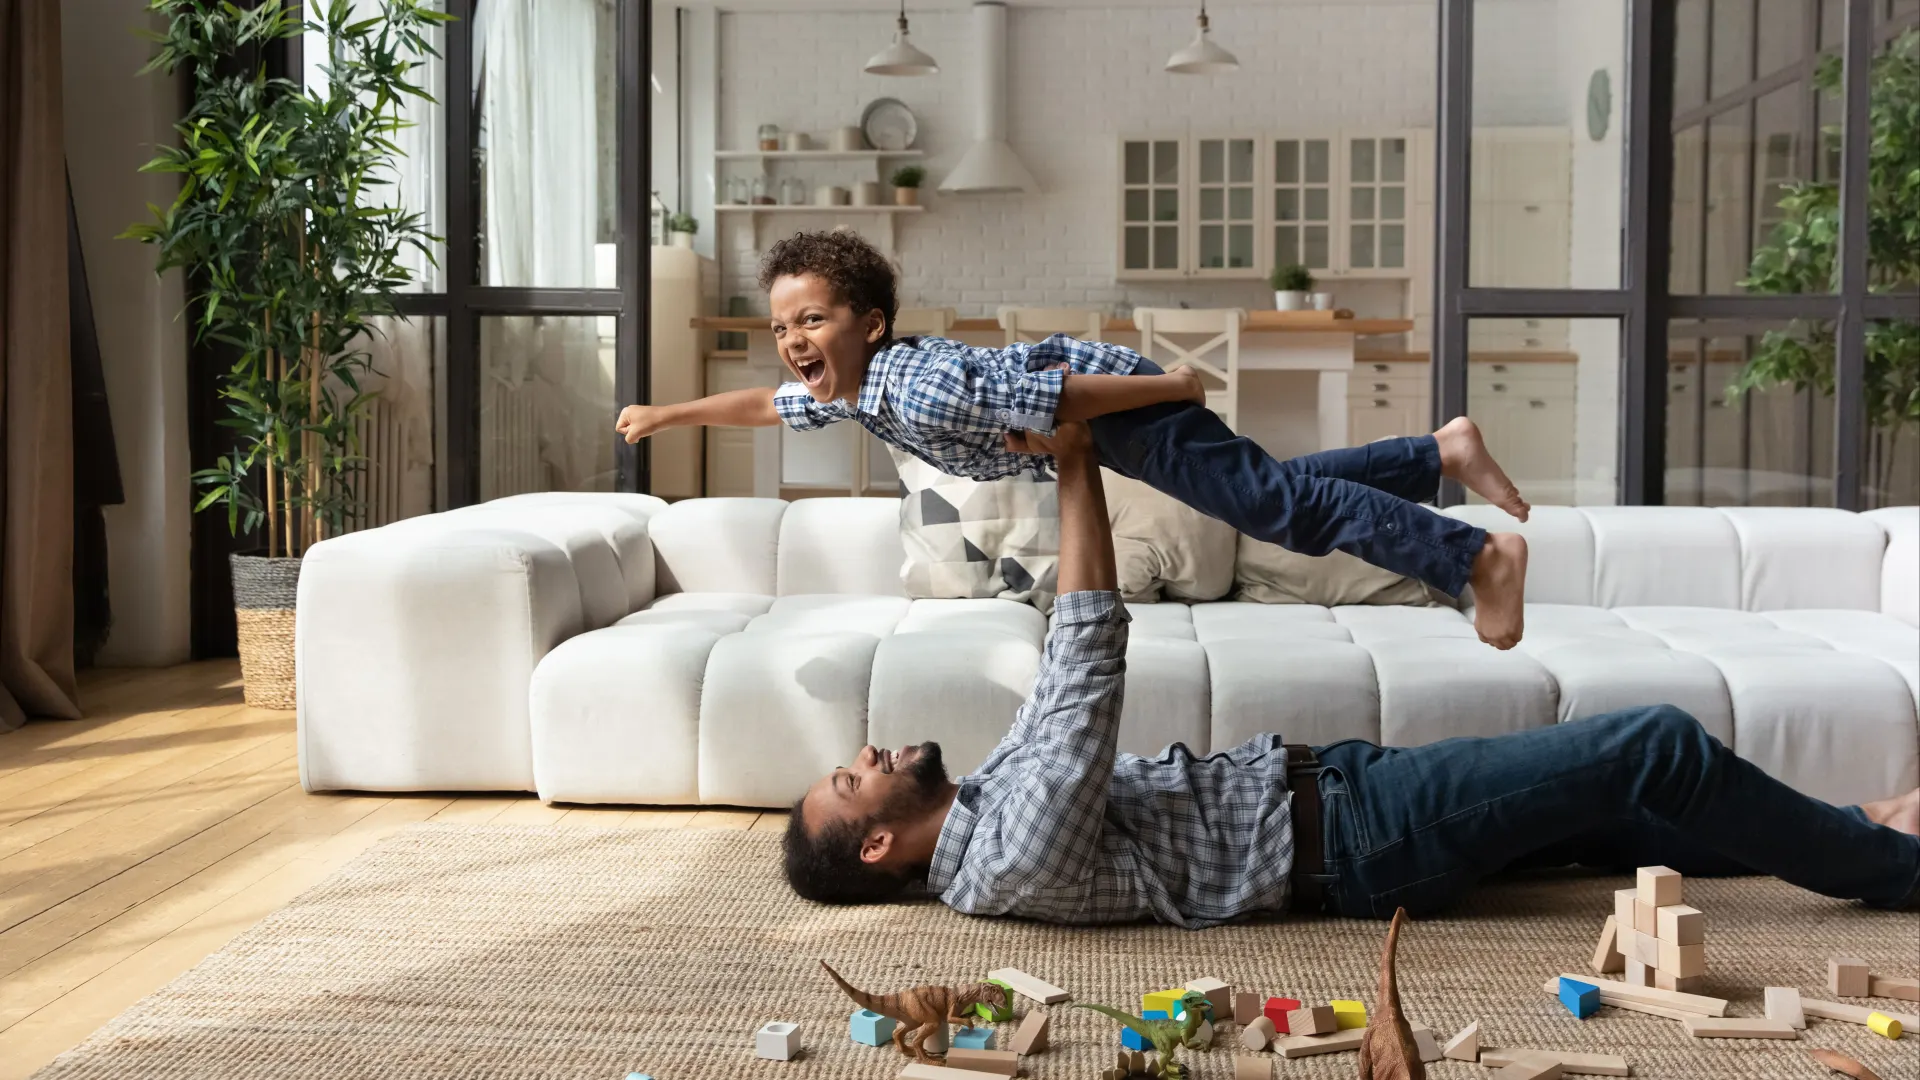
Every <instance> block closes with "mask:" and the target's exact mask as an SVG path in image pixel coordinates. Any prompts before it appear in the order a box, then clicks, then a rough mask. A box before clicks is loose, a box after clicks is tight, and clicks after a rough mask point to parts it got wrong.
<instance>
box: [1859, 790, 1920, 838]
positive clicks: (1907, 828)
mask: <svg viewBox="0 0 1920 1080" xmlns="http://www.w3.org/2000/svg"><path fill="white" fill-rule="evenodd" d="M1860 809H1861V810H1862V811H1864V812H1865V813H1866V815H1867V820H1869V821H1871V822H1873V823H1874V824H1876V825H1885V826H1886V827H1887V828H1889V829H1898V830H1900V831H1901V832H1903V833H1906V834H1907V835H1909V836H1920V788H1914V789H1913V790H1912V791H1909V792H1907V793H1906V794H1905V795H1895V796H1894V797H1893V798H1891V799H1881V800H1879V801H1877V802H1870V803H1861V804H1860Z"/></svg>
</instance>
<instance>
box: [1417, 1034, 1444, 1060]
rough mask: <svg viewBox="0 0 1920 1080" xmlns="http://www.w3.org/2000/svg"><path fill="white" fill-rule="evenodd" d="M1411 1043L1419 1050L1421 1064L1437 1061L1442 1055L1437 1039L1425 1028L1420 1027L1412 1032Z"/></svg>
mask: <svg viewBox="0 0 1920 1080" xmlns="http://www.w3.org/2000/svg"><path fill="white" fill-rule="evenodd" d="M1413 1045H1414V1048H1415V1049H1417V1050H1419V1051H1420V1061H1421V1063H1422V1064H1425V1063H1426V1062H1429V1061H1439V1060H1440V1059H1441V1057H1443V1056H1444V1055H1442V1054H1441V1053H1440V1043H1439V1041H1438V1040H1436V1039H1435V1038H1434V1037H1433V1032H1432V1031H1430V1030H1428V1029H1427V1028H1421V1029H1420V1030H1418V1031H1416V1032H1414V1033H1413Z"/></svg>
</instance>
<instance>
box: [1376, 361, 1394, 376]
mask: <svg viewBox="0 0 1920 1080" xmlns="http://www.w3.org/2000/svg"><path fill="white" fill-rule="evenodd" d="M1390 370H1392V369H1391V368H1390V367H1389V366H1388V365H1386V364H1375V365H1373V373H1374V374H1375V375H1385V374H1386V373H1387V372H1388V371H1390Z"/></svg>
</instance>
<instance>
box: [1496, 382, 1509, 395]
mask: <svg viewBox="0 0 1920 1080" xmlns="http://www.w3.org/2000/svg"><path fill="white" fill-rule="evenodd" d="M1493 392H1494V393H1496V394H1504V393H1506V392H1507V384H1506V383H1503V382H1497V383H1494V384H1493Z"/></svg>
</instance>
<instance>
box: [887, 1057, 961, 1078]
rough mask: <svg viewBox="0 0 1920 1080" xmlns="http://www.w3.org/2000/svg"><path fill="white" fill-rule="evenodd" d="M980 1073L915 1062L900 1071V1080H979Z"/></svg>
mask: <svg viewBox="0 0 1920 1080" xmlns="http://www.w3.org/2000/svg"><path fill="white" fill-rule="evenodd" d="M980 1076H981V1074H980V1073H977V1072H974V1071H973V1070H971V1069H955V1068H951V1067H949V1066H946V1065H928V1064H926V1063H924V1062H919V1061H916V1062H914V1063H913V1064H911V1065H908V1066H907V1067H906V1068H904V1069H901V1070H900V1080H980Z"/></svg>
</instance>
